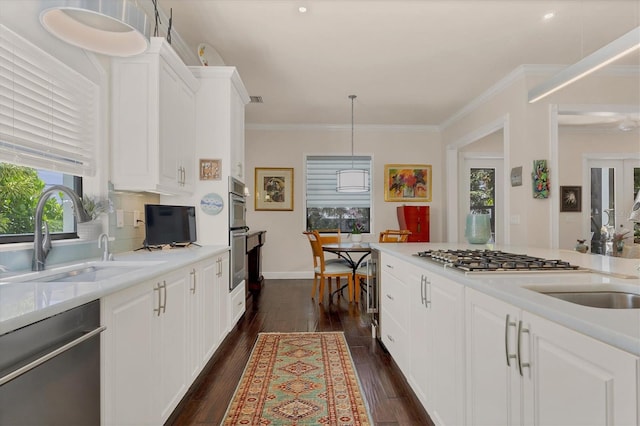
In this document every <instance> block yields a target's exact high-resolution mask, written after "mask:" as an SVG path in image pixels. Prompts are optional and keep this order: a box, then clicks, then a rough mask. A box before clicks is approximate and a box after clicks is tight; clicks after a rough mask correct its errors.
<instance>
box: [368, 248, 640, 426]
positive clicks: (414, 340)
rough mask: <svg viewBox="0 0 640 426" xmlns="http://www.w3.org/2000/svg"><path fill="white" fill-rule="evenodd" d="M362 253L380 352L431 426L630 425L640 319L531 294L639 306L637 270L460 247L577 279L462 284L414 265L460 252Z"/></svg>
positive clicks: (551, 276)
mask: <svg viewBox="0 0 640 426" xmlns="http://www.w3.org/2000/svg"><path fill="white" fill-rule="evenodd" d="M372 246H373V247H374V248H375V249H377V250H378V251H380V253H381V255H380V265H379V267H378V272H379V275H378V279H379V283H378V284H379V289H378V291H379V293H380V306H379V310H380V323H379V327H380V329H381V330H380V338H381V341H382V343H383V344H384V345H385V346H386V347H387V349H388V350H389V352H390V354H391V355H392V356H393V358H394V360H395V361H396V363H397V364H398V366H399V367H400V369H401V370H402V372H403V374H404V375H405V376H406V378H407V380H408V382H409V383H410V384H411V386H412V388H413V389H414V391H415V393H416V395H417V396H418V398H419V399H420V400H421V402H422V403H423V405H424V407H425V409H427V411H428V412H429V414H430V416H431V418H432V419H433V420H434V421H435V423H436V424H521V423H524V424H581V425H582V424H638V421H639V419H638V417H639V415H638V388H639V386H640V384H639V379H638V377H639V376H640V374H639V372H640V309H603V308H593V307H588V306H582V305H578V304H574V303H570V302H566V301H564V300H560V299H556V298H554V297H551V296H549V295H546V294H543V293H541V292H540V291H548V290H565V291H571V290H604V289H606V290H614V291H624V292H629V293H635V294H640V280H639V279H638V271H637V270H636V267H637V266H638V263H639V261H638V260H637V259H635V260H633V259H620V258H609V257H605V256H598V255H589V254H580V253H577V252H572V251H565V250H548V249H533V248H529V247H526V248H524V247H497V246H480V247H479V246H467V247H468V248H474V249H478V248H480V249H492V250H501V251H504V252H510V253H520V254H525V253H526V254H527V255H529V256H536V257H541V258H545V259H563V260H566V261H569V262H570V263H571V264H575V265H577V266H580V267H581V270H580V271H571V272H546V271H545V272H539V273H534V272H517V273H497V272H492V273H487V274H484V273H480V274H465V273H464V272H461V271H459V270H456V269H453V268H451V267H450V266H444V265H442V264H438V263H434V262H431V261H428V260H426V259H424V258H420V257H417V256H415V254H416V253H418V252H420V251H424V250H446V249H458V248H461V247H463V246H465V245H464V244H418V243H405V244H372ZM592 271H597V272H592Z"/></svg>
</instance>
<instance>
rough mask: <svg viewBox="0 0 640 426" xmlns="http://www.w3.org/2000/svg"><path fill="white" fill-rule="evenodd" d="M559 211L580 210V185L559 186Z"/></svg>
mask: <svg viewBox="0 0 640 426" xmlns="http://www.w3.org/2000/svg"><path fill="white" fill-rule="evenodd" d="M560 197H561V198H560V211H561V212H580V211H582V187H581V186H561V187H560Z"/></svg>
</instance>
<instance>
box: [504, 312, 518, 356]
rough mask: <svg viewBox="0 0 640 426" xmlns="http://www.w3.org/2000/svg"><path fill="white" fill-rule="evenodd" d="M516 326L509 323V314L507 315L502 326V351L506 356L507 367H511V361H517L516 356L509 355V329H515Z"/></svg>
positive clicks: (511, 322) (513, 323)
mask: <svg viewBox="0 0 640 426" xmlns="http://www.w3.org/2000/svg"><path fill="white" fill-rule="evenodd" d="M516 325H517V324H516V323H515V322H513V321H509V314H507V318H506V320H505V324H504V351H505V354H506V355H507V367H511V360H512V359H517V358H516V357H517V355H516V354H510V353H509V327H515V326H516Z"/></svg>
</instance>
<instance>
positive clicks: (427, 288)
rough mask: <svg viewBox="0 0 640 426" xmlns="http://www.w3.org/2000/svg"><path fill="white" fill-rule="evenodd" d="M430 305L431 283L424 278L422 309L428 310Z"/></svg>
mask: <svg viewBox="0 0 640 426" xmlns="http://www.w3.org/2000/svg"><path fill="white" fill-rule="evenodd" d="M430 304H431V281H430V280H429V278H427V277H426V276H425V277H424V307H425V308H428V307H429V305H430Z"/></svg>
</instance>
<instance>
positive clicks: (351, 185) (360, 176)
mask: <svg viewBox="0 0 640 426" xmlns="http://www.w3.org/2000/svg"><path fill="white" fill-rule="evenodd" d="M349 99H351V168H350V169H345V170H338V171H337V172H336V178H337V185H336V191H338V192H369V170H364V169H356V168H355V167H354V165H353V163H354V161H353V160H354V158H353V101H354V100H355V99H356V95H349Z"/></svg>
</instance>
